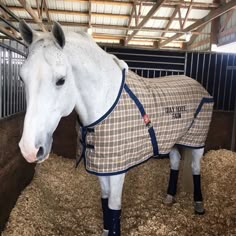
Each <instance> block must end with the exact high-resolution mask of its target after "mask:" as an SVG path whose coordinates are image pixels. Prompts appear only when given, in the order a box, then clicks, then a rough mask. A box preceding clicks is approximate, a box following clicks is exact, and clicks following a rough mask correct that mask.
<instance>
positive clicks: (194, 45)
mask: <svg viewBox="0 0 236 236" xmlns="http://www.w3.org/2000/svg"><path fill="white" fill-rule="evenodd" d="M210 39H211V38H210V37H208V38H205V39H202V40H200V41H199V42H196V43H193V44H191V45H189V46H188V50H192V49H194V48H196V47H200V46H202V45H205V44H206V43H209V42H210Z"/></svg>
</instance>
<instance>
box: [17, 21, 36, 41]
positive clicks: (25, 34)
mask: <svg viewBox="0 0 236 236" xmlns="http://www.w3.org/2000/svg"><path fill="white" fill-rule="evenodd" d="M19 30H20V34H21V36H22V38H23V39H24V41H25V42H26V43H27V44H28V45H30V44H31V43H32V42H33V36H34V31H33V30H32V29H31V27H30V26H29V25H28V24H27V23H26V22H25V21H24V20H21V21H20V23H19Z"/></svg>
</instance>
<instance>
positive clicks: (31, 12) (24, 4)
mask: <svg viewBox="0 0 236 236" xmlns="http://www.w3.org/2000/svg"><path fill="white" fill-rule="evenodd" d="M18 2H19V3H20V4H21V5H22V6H23V7H24V9H25V10H26V11H27V12H28V13H29V14H30V16H31V17H32V18H33V19H34V21H35V22H36V23H37V24H38V25H39V27H40V29H41V30H42V31H44V32H46V31H47V30H46V28H45V26H44V25H43V23H42V21H41V20H40V19H39V17H38V16H37V15H36V14H35V11H34V10H33V9H32V8H31V6H30V4H29V3H28V2H27V1H26V0H18Z"/></svg>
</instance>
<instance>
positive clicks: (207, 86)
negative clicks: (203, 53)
mask: <svg viewBox="0 0 236 236" xmlns="http://www.w3.org/2000/svg"><path fill="white" fill-rule="evenodd" d="M210 67H211V53H210V54H209V61H208V70H207V83H206V89H207V90H209V75H210Z"/></svg>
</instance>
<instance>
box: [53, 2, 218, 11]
mask: <svg viewBox="0 0 236 236" xmlns="http://www.w3.org/2000/svg"><path fill="white" fill-rule="evenodd" d="M57 1H66V2H80V3H85V2H87V0H57ZM92 2H93V3H95V4H102V5H116V6H132V5H133V2H134V1H113V0H92ZM155 3H156V2H155V1H143V3H142V4H143V6H153V5H155ZM177 4H178V2H177V1H176V0H169V1H168V2H165V3H164V4H163V7H175V6H176V5H177ZM189 5H190V2H183V3H181V7H182V8H188V7H189ZM219 6H220V5H219V4H215V3H205V2H204V0H203V1H202V2H194V3H193V8H194V9H203V10H204V9H205V10H209V9H212V8H218V7H219Z"/></svg>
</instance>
